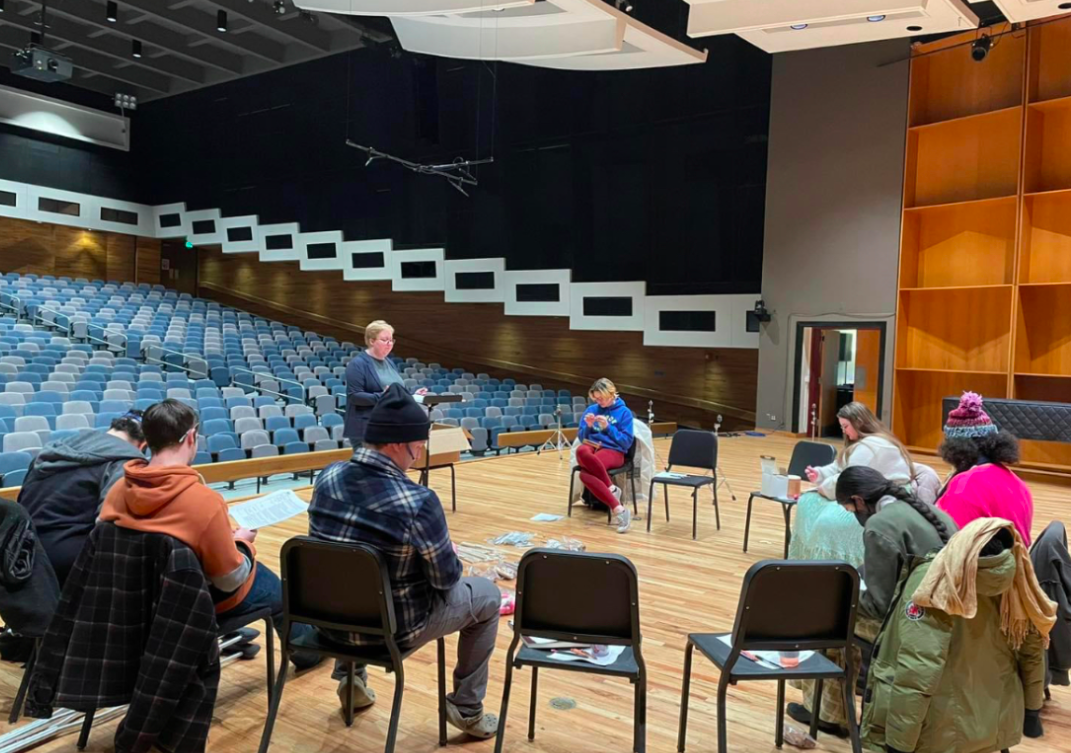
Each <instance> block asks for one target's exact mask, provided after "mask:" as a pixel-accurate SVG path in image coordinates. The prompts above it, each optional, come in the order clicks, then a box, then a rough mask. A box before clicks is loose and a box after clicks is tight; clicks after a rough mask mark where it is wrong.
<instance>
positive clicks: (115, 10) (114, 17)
mask: <svg viewBox="0 0 1071 753" xmlns="http://www.w3.org/2000/svg"><path fill="white" fill-rule="evenodd" d="M104 17H105V18H106V19H108V23H112V24H114V23H116V22H118V21H119V3H117V2H115V0H108V5H107V12H106V13H105V14H104Z"/></svg>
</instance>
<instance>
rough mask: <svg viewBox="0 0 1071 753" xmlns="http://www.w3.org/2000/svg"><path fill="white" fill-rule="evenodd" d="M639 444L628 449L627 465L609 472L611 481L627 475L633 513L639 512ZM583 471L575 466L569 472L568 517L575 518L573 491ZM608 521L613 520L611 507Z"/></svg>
mask: <svg viewBox="0 0 1071 753" xmlns="http://www.w3.org/2000/svg"><path fill="white" fill-rule="evenodd" d="M637 444H639V443H638V442H637V441H636V440H635V439H633V440H632V446H631V447H629V448H628V452H627V453H625V463H624V465H620V466H618V467H617V468H613V469H611V470H609V471H607V474H609V476H610V478H611V479H616V478H617V477H618V476H620V475H621V474H622V473H627V474H628V476H627V478H628V481H629V486H630V491H631V492H632V510H633V512H636V513H638V512H639V506H638V505H639V503H638V502H637V501H636V445H637ZM581 470H583V469H582V468H581V467H580V466H579V465H574V466H573V469H572V470H571V471H570V472H569V506H568V507H567V508H566V515H567V516H568V517H570V518H571V517H573V489H574V488H575V482H576V474H577V473H579V472H580V471H581ZM606 518H607V520H613V510H611V509H610V508H609V507H607V508H606Z"/></svg>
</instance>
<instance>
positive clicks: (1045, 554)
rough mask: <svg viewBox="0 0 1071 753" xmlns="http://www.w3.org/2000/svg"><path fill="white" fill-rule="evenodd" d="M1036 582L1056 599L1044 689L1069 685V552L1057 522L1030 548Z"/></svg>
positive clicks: (1065, 535) (1062, 525) (1070, 648)
mask: <svg viewBox="0 0 1071 753" xmlns="http://www.w3.org/2000/svg"><path fill="white" fill-rule="evenodd" d="M1030 559H1031V561H1032V562H1033V564H1034V572H1035V573H1036V574H1037V577H1038V583H1040V584H1041V588H1042V590H1043V591H1045V594H1046V595H1047V596H1048V597H1049V598H1050V599H1052V600H1053V601H1055V602H1056V608H1057V614H1058V615H1059V619H1057V620H1056V626H1055V627H1053V629H1052V632H1051V633H1050V634H1049V651H1048V664H1047V666H1046V670H1047V672H1046V677H1045V688H1046V690H1047V689H1048V687H1049V685H1071V679H1069V678H1068V670H1071V555H1069V554H1068V551H1067V531H1066V530H1065V529H1064V524H1063V523H1061V522H1060V521H1058V520H1057V521H1053V522H1052V523H1049V525H1048V527H1047V528H1046V529H1045V530H1044V532H1042V534H1041V535H1040V536H1039V537H1038V540H1037V541H1035V542H1034V547H1033V549H1031V550H1030Z"/></svg>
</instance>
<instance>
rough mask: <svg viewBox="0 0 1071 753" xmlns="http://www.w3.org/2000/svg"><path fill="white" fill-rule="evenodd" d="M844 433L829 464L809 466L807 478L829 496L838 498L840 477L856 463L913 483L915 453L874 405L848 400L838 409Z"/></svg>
mask: <svg viewBox="0 0 1071 753" xmlns="http://www.w3.org/2000/svg"><path fill="white" fill-rule="evenodd" d="M837 420H839V421H840V428H841V430H842V431H843V432H844V449H842V450H841V451H840V454H838V455H837V459H836V460H834V461H833V462H832V463H830V464H829V465H823V466H821V467H818V468H811V467H808V468H807V480H808V481H810V482H811V483H813V484H816V485H817V486H818V491H819V492H821V494H822V496H823V497H826V498H827V499H836V498H837V478H838V477H839V476H840V473H841V471H843V470H844V469H845V468H848V467H849V466H853V465H865V466H868V467H870V468H873V469H874V470H876V471H879V472H880V473H881V474H882V475H883V476H885V478H887V479H889V480H890V481H897V482H900V483H902V484H905V485H906V484H909V483H911V482H912V481H914V479H915V475H916V474H915V466H914V464H913V463H912V462H911V455H910V453H908V451H907V448H906V447H904V445H903V443H902V442H900V440H899V439H897V438H896V437H894V436H893V435H892V433H891V432H890V431H889V430H888V429H887V428H885V425H884V424H883V423H882V422H881V421H879V420H878V418H877V416H875V415H874V414H873V413H871V412H870V408H868V407H866V406H865V405H863V404H862V403H848V404H847V405H845V406H844V407H843V408H841V409H840V410H839V411H837Z"/></svg>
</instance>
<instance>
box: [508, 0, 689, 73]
mask: <svg viewBox="0 0 1071 753" xmlns="http://www.w3.org/2000/svg"><path fill="white" fill-rule="evenodd" d="M610 10H613V9H612V8H611V9H610ZM629 20H630V21H631V18H630V19H629ZM706 60H707V51H706V50H702V51H700V50H696V49H694V48H692V47H689V46H688V45H686V44H681V43H680V42H678V41H677V40H676V39H673V38H672V37H669V36H666V35H665V34H662V33H661V32H659V31H656V30H654V29H652V28H650V27H648V26H644V25H643V24H639V23H628V25H627V26H626V27H625V39H624V42H623V43H622V45H621V49H620V50H617V51H615V52H606V53H601V54H598V55H577V56H575V57H568V58H548V59H544V60H524V61H518V62H522V63H524V64H526V65H533V66H538V67H540V68H558V69H562V70H572V71H624V70H634V69H637V68H665V67H668V66H672V65H694V64H695V63H705V62H706Z"/></svg>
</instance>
